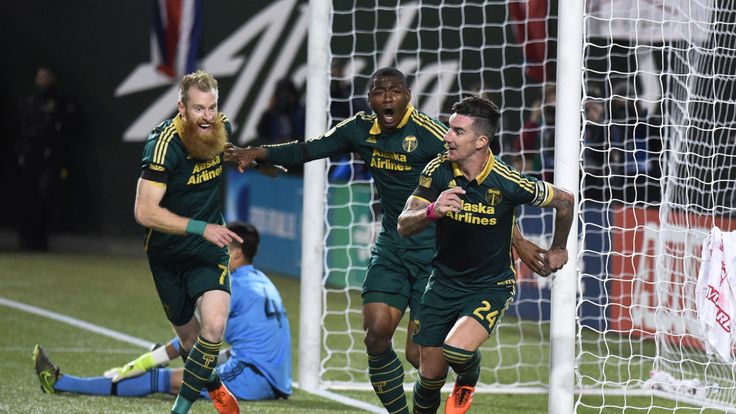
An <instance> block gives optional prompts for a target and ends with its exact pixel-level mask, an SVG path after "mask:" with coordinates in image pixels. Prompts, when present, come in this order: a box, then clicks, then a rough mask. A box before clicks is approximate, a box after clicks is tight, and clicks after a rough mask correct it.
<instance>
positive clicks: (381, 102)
mask: <svg viewBox="0 0 736 414" xmlns="http://www.w3.org/2000/svg"><path fill="white" fill-rule="evenodd" d="M368 102H369V104H370V107H371V109H372V110H373V112H374V113H373V114H367V113H365V112H358V113H357V114H355V115H354V116H352V117H351V118H348V119H346V120H344V121H343V122H341V123H339V124H338V125H336V126H335V127H334V128H332V129H330V130H329V131H327V132H326V133H324V134H322V135H320V136H318V137H316V138H315V139H312V140H308V141H306V142H290V143H286V144H281V145H272V146H268V145H267V146H262V147H253V148H237V147H233V146H231V147H229V148H228V149H227V150H226V154H228V155H229V156H230V157H236V158H238V159H239V160H240V166H241V169H243V168H245V167H249V166H250V165H251V164H252V162H253V161H265V162H267V163H272V164H284V165H289V164H302V163H306V162H309V161H311V160H315V159H320V158H325V157H329V156H333V155H340V154H345V153H349V152H355V153H358V154H359V155H360V157H361V158H362V159H363V160H364V161H365V163H366V167H367V168H368V170H369V171H370V173H371V175H372V177H373V180H374V181H375V185H376V188H377V191H378V194H379V197H380V200H381V205H382V208H383V213H384V214H383V219H382V227H381V231H380V233H379V235H378V238H377V240H376V244H375V246H373V249H372V252H371V259H370V264H369V266H368V270H367V273H366V276H365V280H364V282H363V289H362V313H363V329H364V331H365V337H364V343H365V346H366V351H367V354H368V370H369V373H370V379H371V382H372V385H373V388H374V390H375V392H376V394H377V395H378V397H379V399H380V400H381V403H382V404H383V406H384V407H385V408H386V410H387V411H388V412H390V413H408V412H409V409H408V405H407V402H406V396H405V394H404V390H403V387H402V384H403V380H404V369H403V366H402V364H401V361H399V358H398V357H397V355H396V353H395V351H394V350H393V348H392V337H393V335H394V332H395V331H396V328H397V326H398V324H399V323H400V321H401V318H402V317H403V314H404V312H405V311H406V309H407V307H408V308H409V309H410V311H411V314H410V322H409V326H408V332H409V335H408V337H407V343H406V358H407V360H408V361H409V362H410V363H411V364H412V365H414V366H415V367H417V366H418V364H419V350H418V347H417V346H416V344H415V343H414V342H413V341H412V340H411V333H412V332H413V330H414V322H413V320H414V319H415V317H414V314H415V313H416V311H417V308H418V306H419V301H420V299H421V296H422V293H423V292H424V289H425V287H426V283H427V278H428V277H429V274H430V272H431V261H432V257H434V255H435V247H434V239H435V234H434V225H428V226H425V228H423V229H422V230H421V231H417V232H415V234H413V235H412V236H411V237H406V238H402V237H400V236H399V234H398V233H397V231H396V225H397V219H398V216H399V213H400V212H401V209H402V207H403V205H404V203H405V201H406V199H407V198H408V197H409V196H410V195H411V193H412V191H413V190H414V188H415V186H416V184H417V180H418V178H419V173H420V172H421V171H422V169H423V168H424V166H425V165H426V164H427V163H428V162H429V161H431V160H432V159H434V158H435V157H436V156H437V154H439V153H441V152H443V151H444V150H445V142H444V141H443V139H442V138H443V136H444V135H445V133H446V131H447V127H445V126H444V125H443V124H442V123H441V122H439V121H437V120H436V119H434V118H432V117H430V116H428V115H426V114H424V113H423V112H421V111H419V110H417V109H416V108H414V106H413V105H412V104H411V90H410V89H409V87H408V83H407V80H406V76H405V75H404V74H403V73H402V72H401V71H399V70H397V69H394V68H382V69H378V70H377V71H376V72H374V73H373V75H371V77H370V79H369V81H368ZM515 235H516V236H517V237H516V238H515V239H514V245H515V247H516V249H517V251H518V252H519V255H520V257H521V258H522V260H524V262H525V263H527V264H528V265H529V266H530V267H531V268H532V270H534V271H536V272H537V273H540V274H547V269H546V268H545V264H544V258H543V255H542V253H543V252H544V250H543V249H541V248H539V247H538V246H536V245H535V244H533V243H531V242H529V241H527V240H525V239H524V238H523V237H521V234H520V233H518V232H517V233H515Z"/></svg>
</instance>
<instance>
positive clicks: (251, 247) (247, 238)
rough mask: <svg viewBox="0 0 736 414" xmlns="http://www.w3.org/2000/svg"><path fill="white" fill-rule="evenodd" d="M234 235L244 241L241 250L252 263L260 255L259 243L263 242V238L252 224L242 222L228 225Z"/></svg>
mask: <svg viewBox="0 0 736 414" xmlns="http://www.w3.org/2000/svg"><path fill="white" fill-rule="evenodd" d="M227 228H228V229H230V230H231V231H232V232H233V233H235V234H237V235H238V236H240V238H242V239H243V244H241V245H240V250H241V251H242V252H243V256H245V258H246V259H248V260H249V261H252V260H253V258H254V257H256V253H258V243H260V241H261V236H260V235H259V234H258V230H257V229H256V228H255V226H253V225H252V224H248V223H243V222H242V221H234V222H232V223H230V224H228V225H227Z"/></svg>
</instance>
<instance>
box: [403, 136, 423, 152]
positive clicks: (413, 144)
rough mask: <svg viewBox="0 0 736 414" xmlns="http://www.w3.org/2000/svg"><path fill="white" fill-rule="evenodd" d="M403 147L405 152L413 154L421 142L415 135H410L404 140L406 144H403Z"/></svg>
mask: <svg viewBox="0 0 736 414" xmlns="http://www.w3.org/2000/svg"><path fill="white" fill-rule="evenodd" d="M401 146H402V147H403V148H404V151H406V152H412V151H414V150H415V149H416V148H417V147H418V146H419V141H417V137H415V136H414V135H409V136H407V137H405V138H404V142H402V143H401Z"/></svg>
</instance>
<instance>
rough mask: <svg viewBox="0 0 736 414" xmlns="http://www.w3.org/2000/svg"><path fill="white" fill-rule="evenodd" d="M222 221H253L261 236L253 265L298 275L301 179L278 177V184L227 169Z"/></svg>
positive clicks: (253, 173)
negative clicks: (223, 219) (223, 218)
mask: <svg viewBox="0 0 736 414" xmlns="http://www.w3.org/2000/svg"><path fill="white" fill-rule="evenodd" d="M226 178H227V184H228V185H227V191H226V193H225V221H227V222H230V221H234V220H240V221H245V222H249V223H251V224H253V225H254V226H256V228H257V229H258V231H259V233H260V235H261V243H260V246H259V248H258V255H257V256H256V258H255V260H254V262H255V263H254V264H255V265H256V266H257V267H259V268H261V269H263V270H266V271H271V272H276V273H279V274H282V275H288V276H292V277H299V276H300V272H301V238H302V236H301V233H302V225H301V217H302V191H303V185H302V178H301V177H292V176H288V175H286V176H282V177H279V178H278V185H274V180H273V179H272V178H270V177H265V176H263V175H261V174H259V173H256V172H252V171H246V172H245V173H243V174H240V173H239V172H238V171H237V170H236V169H235V168H230V169H228V171H227V175H226Z"/></svg>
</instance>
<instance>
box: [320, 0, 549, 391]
mask: <svg viewBox="0 0 736 414" xmlns="http://www.w3.org/2000/svg"><path fill="white" fill-rule="evenodd" d="M540 5H541V6H543V7H541V8H540V7H539V6H540ZM332 11H333V13H332V22H331V27H332V33H331V34H332V39H331V45H330V46H331V51H330V52H331V61H332V75H331V104H330V109H331V124H332V125H334V124H335V123H336V122H339V121H340V120H341V119H343V118H344V117H347V116H349V115H350V114H352V113H354V112H355V111H357V110H363V109H367V102H366V99H365V96H366V83H367V80H368V78H369V77H370V75H371V73H372V72H373V71H375V70H376V69H378V68H380V67H384V66H395V67H397V68H399V69H400V70H402V71H403V72H404V73H406V74H407V75H408V80H409V84H410V87H411V89H412V102H413V104H414V105H415V106H416V107H417V108H419V109H420V110H422V111H424V112H426V113H428V114H430V115H433V116H436V117H438V118H439V119H441V120H444V121H446V119H447V117H448V116H449V111H450V107H451V106H452V104H453V103H454V102H456V101H457V100H459V99H460V98H462V97H465V96H468V95H471V94H483V95H485V96H487V97H489V98H491V99H492V100H493V101H494V102H496V103H497V104H498V105H499V107H501V109H502V110H503V113H504V117H503V120H502V122H501V126H500V129H501V131H500V133H499V138H498V139H497V140H496V142H494V151H495V152H496V153H499V152H500V153H501V154H502V155H503V157H504V159H506V160H507V161H508V162H509V163H511V164H514V165H516V166H517V167H518V168H520V169H523V170H525V171H527V172H529V173H531V174H534V175H536V176H539V177H542V176H543V174H544V173H545V172H543V169H544V168H545V162H546V165H547V167H549V161H550V158H551V157H552V154H551V152H550V150H551V148H552V146H553V145H554V142H553V141H551V140H550V137H551V135H550V131H551V130H552V129H553V118H554V88H553V85H552V84H551V83H550V80H554V73H553V72H552V71H551V62H552V54H553V52H554V50H555V49H554V39H553V38H552V37H550V36H549V33H550V32H551V30H550V29H551V27H552V26H553V25H554V22H555V19H554V17H550V16H553V13H551V11H550V10H548V7H547V6H546V4H544V5H543V4H542V3H539V5H538V6H537V7H536V9H532V10H530V9H529V8H528V7H527V6H526V5H525V4H524V3H523V2H518V3H514V4H512V5H510V6H507V5H506V4H502V3H488V2H468V1H464V2H463V1H443V2H432V1H379V2H377V5H375V6H373V5H372V6H370V7H367V4H366V3H365V2H357V1H356V2H335V3H334V4H333V10H332ZM545 85H547V87H546V88H545ZM545 92H546V97H545ZM368 111H370V110H369V109H368ZM543 112H544V113H543ZM530 113H533V118H534V120H533V122H531V121H529V122H528V119H527V118H530ZM525 124H526V125H525ZM521 135H524V138H521ZM537 139H539V140H540V143H537V142H536V140H537ZM541 141H544V142H541ZM540 144H541V145H542V147H541V148H540ZM326 173H327V181H328V192H327V194H328V195H327V206H326V207H327V208H326V234H325V246H326V252H325V260H326V261H325V264H326V271H325V273H326V275H325V281H326V284H325V289H324V301H323V302H324V305H323V306H324V309H323V323H322V327H323V332H322V340H323V345H324V351H323V358H322V364H321V378H322V381H323V383H325V384H326V385H328V386H333V387H340V386H345V387H369V386H370V385H369V382H368V376H367V369H366V357H365V350H364V346H363V343H362V336H363V330H362V324H361V319H360V286H361V283H362V280H363V276H364V274H365V270H366V268H367V264H368V258H369V256H370V246H371V244H372V242H373V241H374V239H375V237H376V235H377V232H378V231H379V230H380V214H381V210H380V203H378V200H377V195H376V193H375V190H374V188H373V187H372V184H371V183H372V182H371V179H370V175H369V174H367V173H366V171H365V168H364V164H363V161H362V160H359V159H355V158H353V157H346V158H342V159H333V160H331V161H330V163H329V166H328V169H327V172H326ZM546 173H547V174H550V173H551V169H550V168H547V169H546ZM523 223H528V224H522V225H523V226H525V227H526V228H525V232H526V234H527V236H528V237H529V238H531V239H533V240H535V241H537V242H538V243H539V244H542V245H548V244H549V240H548V239H547V235H549V234H551V217H547V216H544V217H543V216H542V215H541V213H540V211H539V210H532V209H529V210H527V212H526V214H525V218H524V222H523ZM519 282H520V283H519V289H518V291H519V295H517V299H516V301H515V302H514V304H513V305H512V309H511V310H510V311H509V312H508V313H507V316H506V317H505V319H504V320H503V322H502V324H501V326H500V327H499V328H498V331H497V332H498V335H494V336H493V337H491V339H490V340H489V341H488V342H487V344H486V345H485V346H484V348H483V352H484V355H483V358H484V363H483V372H482V375H481V386H482V387H484V388H488V389H490V388H494V389H496V390H501V389H506V390H522V389H528V390H531V389H536V390H538V391H543V390H544V389H545V384H546V383H547V376H548V368H547V365H548V345H549V344H548V333H549V321H548V318H549V286H548V280H545V279H541V278H538V277H537V276H536V275H533V274H532V273H531V271H529V269H527V268H526V267H520V271H519ZM335 326H338V327H339V329H334V328H333V327H335ZM405 332H406V321H405V322H404V323H402V324H401V326H400V332H399V333H398V334H397V336H396V338H395V340H394V347H395V349H396V350H397V351H398V352H399V354H402V353H403V349H404V343H405V342H404V341H405ZM405 367H407V368H410V367H409V365H408V364H405ZM414 378H415V377H414V375H413V374H411V373H410V375H408V376H407V382H408V381H413V380H414Z"/></svg>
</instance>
